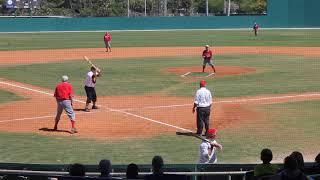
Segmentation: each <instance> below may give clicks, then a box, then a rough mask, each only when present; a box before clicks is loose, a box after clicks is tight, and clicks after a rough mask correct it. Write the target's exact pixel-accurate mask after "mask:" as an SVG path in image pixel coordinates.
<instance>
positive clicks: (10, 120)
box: [0, 111, 101, 123]
mask: <svg viewBox="0 0 320 180" xmlns="http://www.w3.org/2000/svg"><path fill="white" fill-rule="evenodd" d="M98 112H101V111H95V112H79V113H76V115H80V114H92V113H98ZM62 116H67V114H62ZM53 117H56V115H48V116H37V117H28V118H18V119H9V120H2V121H0V123H5V122H13V121H24V120H35V119H46V118H53Z"/></svg>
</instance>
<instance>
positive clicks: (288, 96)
mask: <svg viewBox="0 0 320 180" xmlns="http://www.w3.org/2000/svg"><path fill="white" fill-rule="evenodd" d="M313 96H320V93H313V94H298V95H284V96H275V97H265V98H247V99H237V100H223V101H214V102H213V104H224V103H245V102H254V101H263V100H278V99H286V98H298V97H313ZM186 106H193V104H191V103H189V104H172V105H163V106H146V107H139V108H126V109H120V110H122V111H132V110H139V109H160V108H173V107H186Z"/></svg>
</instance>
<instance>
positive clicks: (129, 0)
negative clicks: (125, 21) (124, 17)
mask: <svg viewBox="0 0 320 180" xmlns="http://www.w3.org/2000/svg"><path fill="white" fill-rule="evenodd" d="M127 6H128V12H127V14H128V17H130V0H128V4H127Z"/></svg>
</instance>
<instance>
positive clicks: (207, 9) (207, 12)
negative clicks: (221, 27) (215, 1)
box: [206, 0, 209, 16]
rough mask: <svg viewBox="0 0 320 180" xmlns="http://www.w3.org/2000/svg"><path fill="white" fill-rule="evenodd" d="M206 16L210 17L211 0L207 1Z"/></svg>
mask: <svg viewBox="0 0 320 180" xmlns="http://www.w3.org/2000/svg"><path fill="white" fill-rule="evenodd" d="M206 16H209V0H206Z"/></svg>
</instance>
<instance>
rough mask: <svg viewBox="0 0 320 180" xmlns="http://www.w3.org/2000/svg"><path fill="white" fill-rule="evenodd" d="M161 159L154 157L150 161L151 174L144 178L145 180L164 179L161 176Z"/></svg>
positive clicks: (162, 175)
mask: <svg viewBox="0 0 320 180" xmlns="http://www.w3.org/2000/svg"><path fill="white" fill-rule="evenodd" d="M162 168H163V159H162V157H161V156H154V157H153V159H152V171H153V173H152V174H151V175H148V176H145V179H147V180H149V179H150V180H158V179H164V178H165V177H164V174H163V170H162Z"/></svg>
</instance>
